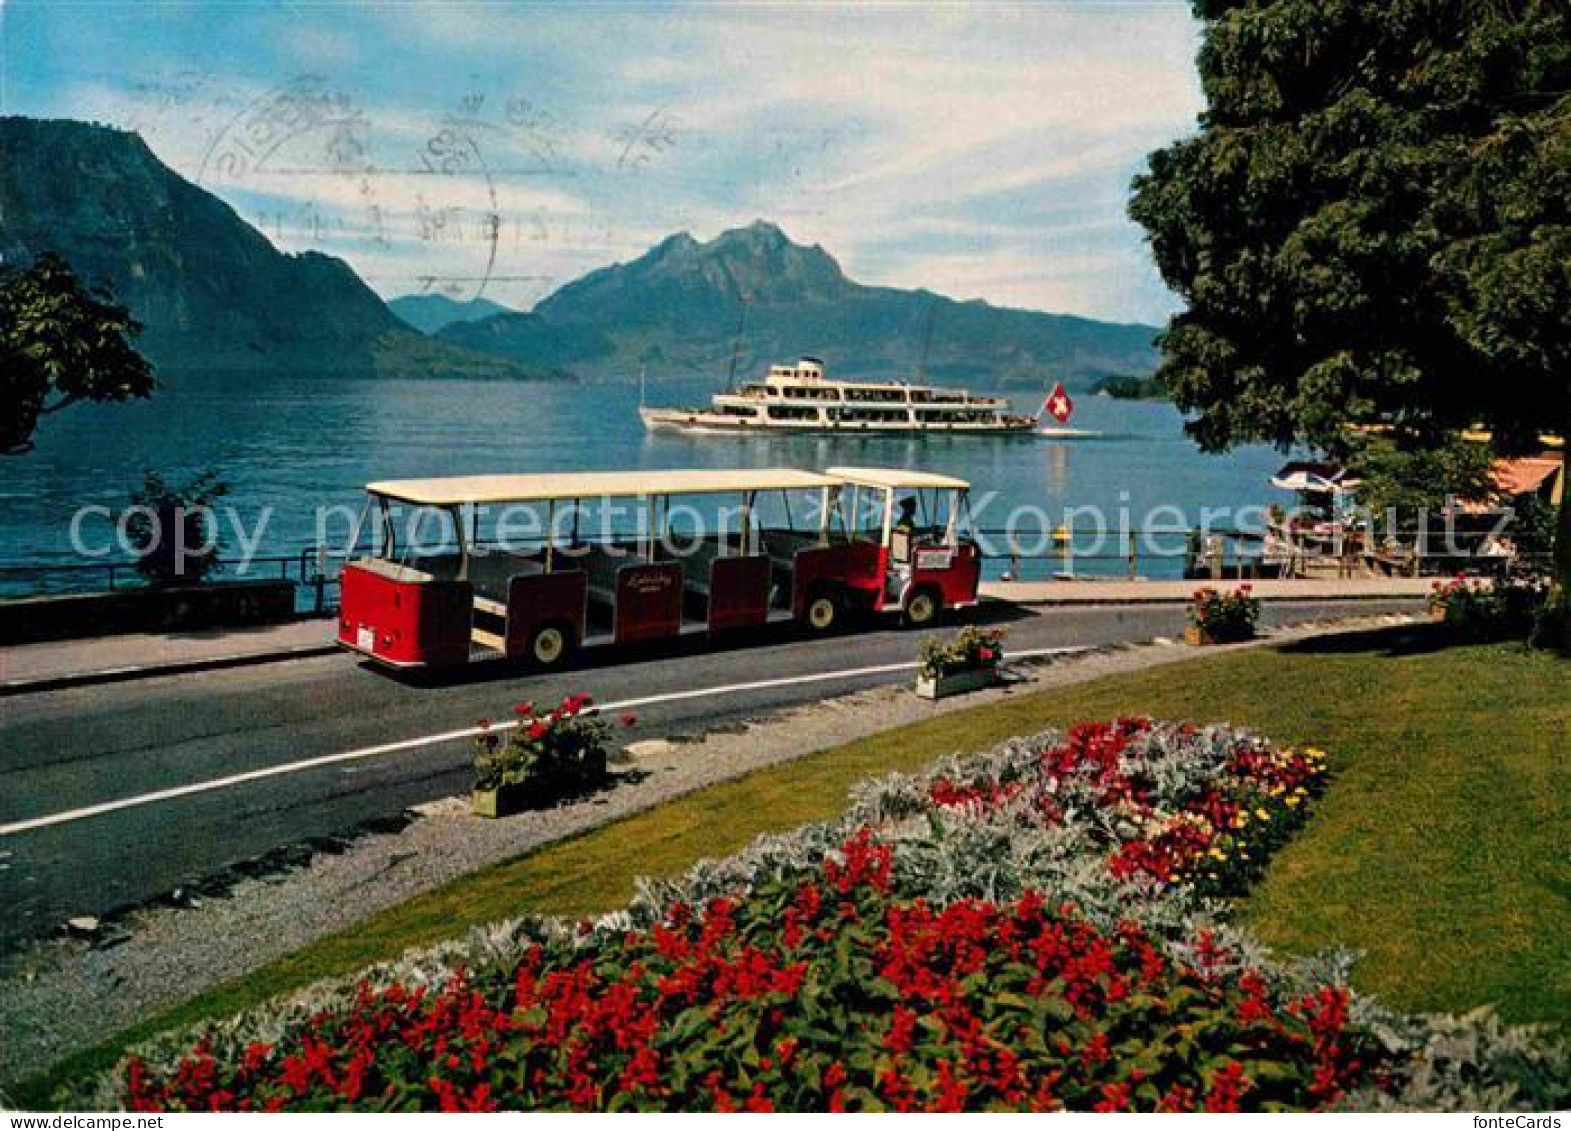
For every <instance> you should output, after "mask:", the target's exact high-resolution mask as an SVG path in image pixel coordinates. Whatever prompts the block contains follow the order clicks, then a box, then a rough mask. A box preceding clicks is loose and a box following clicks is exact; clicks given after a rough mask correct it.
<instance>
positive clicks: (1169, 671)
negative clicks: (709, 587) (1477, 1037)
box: [24, 630, 1571, 1096]
mask: <svg viewBox="0 0 1571 1131" xmlns="http://www.w3.org/2000/svg"><path fill="white" fill-rule="evenodd" d="M1403 631H1404V630H1397V631H1395V632H1384V633H1378V634H1369V635H1365V636H1360V637H1353V638H1343V639H1342V641H1341V642H1339V643H1334V644H1333V643H1329V642H1311V643H1310V644H1306V645H1300V646H1299V647H1298V648H1296V649H1294V648H1291V647H1289V648H1280V649H1271V650H1255V651H1249V652H1242V653H1233V654H1230V655H1218V656H1210V657H1205V658H1201V659H1196V660H1194V661H1192V662H1189V663H1185V664H1182V665H1169V666H1164V667H1160V668H1154V669H1151V670H1149V671H1145V672H1141V673H1136V674H1134V675H1126V676H1115V677H1110V678H1106V679H1101V680H1097V681H1095V682H1091V683H1086V684H1082V685H1078V686H1074V687H1069V688H1062V689H1054V690H1051V691H1045V692H1039V693H1036V694H1032V695H1021V696H1018V697H1016V698H1012V699H1008V700H1005V701H1003V702H1000V703H995V704H990V705H987V706H983V707H978V708H974V709H971V710H967V711H961V712H957V713H954V714H951V715H947V716H944V717H941V718H937V719H933V720H930V721H928V722H924V723H919V724H916V725H913V726H908V727H904V728H901V729H899V730H895V731H890V732H887V733H885V734H882V735H878V736H875V737H873V738H870V739H866V740H863V741H859V742H853V743H850V744H848V745H846V746H843V747H840V748H838V749H835V750H830V751H827V752H824V753H822V754H818V755H814V756H812V757H810V758H806V759H803V760H801V761H798V762H794V763H792V764H790V765H785V766H779V767H775V768H773V769H769V770H764V771H760V772H758V773H755V774H752V775H750V776H748V777H746V778H742V779H739V780H737V781H734V782H728V783H725V784H723V785H718V786H714V787H711V788H710V789H707V790H704V791H703V792H701V793H697V794H694V795H693V796H691V797H688V798H685V799H683V800H680V801H676V802H673V803H671V804H669V805H666V806H663V807H661V808H659V809H657V810H655V811H652V812H650V813H646V814H644V815H642V816H637V817H632V818H629V819H627V820H623V821H619V822H617V823H615V824H613V825H608V826H606V827H604V828H601V829H598V830H596V831H594V832H591V833H587V834H585V835H583V836H580V837H577V838H574V839H572V840H569V841H564V842H561V843H558V844H556V845H553V846H551V847H548V848H545V849H543V850H540V851H538V852H535V853H532V854H530V855H528V856H524V857H521V858H519V859H517V860H512V861H508V862H506V863H503V864H500V865H497V866H494V867H492V868H489V869H486V870H485V871H482V872H479V873H477V874H475V875H473V876H470V877H466V878H465V879H463V880H460V881H457V882H455V883H454V884H452V885H450V886H449V887H446V888H443V889H440V890H438V891H435V892H432V893H430V894H428V895H425V896H421V897H419V898H417V899H414V900H412V901H410V902H409V903H406V904H403V905H401V906H399V907H397V908H393V909H390V910H389V911H386V912H384V913H382V914H380V915H378V916H375V917H374V918H372V919H371V920H370V921H369V922H368V923H363V924H361V925H359V926H356V927H354V928H353V929H351V930H349V931H345V932H343V933H342V934H338V935H334V936H330V937H328V938H325V939H323V940H321V941H320V942H317V943H315V944H313V945H311V946H310V947H307V948H306V949H304V950H302V951H300V952H298V953H296V954H294V955H291V956H289V957H287V958H284V959H282V960H280V961H278V962H275V963H273V964H271V965H269V966H267V967H264V968H262V969H261V970H258V971H256V972H255V973H253V974H250V975H247V976H246V977H243V978H241V979H239V980H238V981H236V982H233V983H230V984H228V985H226V986H223V987H220V988H218V989H215V990H213V991H211V992H209V993H206V994H203V995H201V996H199V997H197V998H196V999H194V1000H193V1001H191V1002H188V1003H187V1004H186V1005H184V1006H182V1007H180V1008H178V1009H176V1010H174V1011H173V1012H171V1013H169V1014H166V1015H163V1016H160V1017H156V1018H153V1019H151V1020H149V1021H148V1022H146V1023H144V1024H143V1025H141V1026H138V1028H137V1029H136V1030H134V1031H133V1032H132V1033H130V1034H125V1035H123V1036H122V1037H120V1038H119V1039H117V1040H115V1041H114V1042H112V1043H111V1044H109V1045H105V1046H103V1047H100V1048H98V1049H94V1050H91V1051H89V1052H87V1053H84V1054H81V1055H80V1056H78V1057H75V1058H73V1059H72V1060H71V1061H68V1062H66V1063H65V1064H64V1065H61V1066H60V1067H59V1068H57V1069H56V1070H55V1072H53V1073H51V1074H50V1077H51V1078H52V1079H54V1080H58V1079H62V1078H65V1077H67V1076H74V1075H77V1074H79V1073H81V1072H83V1071H87V1070H90V1069H92V1068H96V1067H99V1066H102V1065H104V1064H106V1063H108V1062H109V1061H110V1060H112V1059H113V1058H114V1057H115V1056H116V1055H118V1052H119V1050H120V1049H122V1048H124V1047H125V1044H126V1043H127V1042H128V1041H130V1040H134V1039H138V1038H140V1037H143V1036H145V1035H148V1034H150V1033H153V1032H158V1031H161V1030H163V1029H166V1028H168V1027H170V1026H173V1025H176V1024H180V1023H183V1022H187V1021H191V1020H195V1019H199V1018H202V1017H208V1016H218V1015H222V1014H225V1013H228V1012H232V1011H234V1010H236V1009H238V1008H241V1007H243V1006H246V1005H249V1004H252V1003H255V1002H258V1001H261V1000H264V999H265V998H267V997H270V996H272V995H275V994H278V993H281V992H283V991H286V990H289V989H292V988H294V987H297V986H301V985H304V984H306V983H309V982H311V981H314V980H316V979H319V978H322V977H325V976H328V975H333V974H341V973H347V972H350V971H353V970H356V969H359V968H360V967H363V966H365V965H367V964H369V963H371V962H374V961H377V960H379V959H383V958H389V957H393V956H395V955H396V954H398V953H399V952H400V951H402V950H403V949H405V948H406V947H409V946H413V945H417V944H421V943H428V942H432V941H435V940H438V939H442V938H447V937H453V936H456V935H460V934H462V932H463V930H464V928H465V927H466V926H467V925H468V924H470V923H476V922H485V921H489V920H492V919H498V918H503V917H506V916H509V915H516V914H519V913H520V912H524V911H529V912H541V913H555V914H565V915H582V914H589V913H593V912H598V911H605V910H610V909H613V908H615V907H616V906H618V905H620V904H621V903H623V902H625V900H626V899H627V898H628V897H629V896H630V895H631V893H632V888H633V880H634V877H635V876H638V875H658V874H670V873H675V872H679V871H681V870H682V869H685V868H686V867H687V866H688V865H690V864H691V863H692V862H693V861H695V860H697V859H699V858H701V857H705V856H721V855H725V854H727V853H729V852H732V851H734V850H735V849H737V848H739V847H741V846H742V845H744V844H746V843H747V842H748V841H749V840H750V839H752V838H753V837H754V836H756V835H758V834H759V833H762V832H767V831H771V830H780V829H786V828H790V827H793V826H795V825H798V824H801V823H803V822H805V821H809V820H813V819H817V818H822V817H827V816H831V815H833V814H835V813H837V812H839V811H840V809H841V808H842V807H843V805H844V801H845V795H846V790H847V788H848V787H849V786H850V785H851V784H852V783H854V782H856V781H857V780H859V779H861V778H863V777H867V776H869V775H872V774H878V773H884V772H887V771H889V770H894V769H913V768H916V767H918V766H921V765H923V764H924V763H926V762H928V761H930V760H932V759H933V758H935V757H938V756H940V755H943V754H945V753H948V752H951V751H966V750H978V749H983V748H985V747H987V746H989V745H991V744H993V743H995V742H997V741H999V740H1001V739H1003V738H1006V737H1008V736H1010V735H1014V734H1021V733H1025V732H1028V731H1031V730H1035V729H1039V728H1041V727H1043V726H1045V725H1049V724H1059V723H1065V722H1070V721H1073V720H1076V719H1087V718H1101V717H1108V716H1111V715H1116V714H1149V715H1157V716H1163V717H1169V718H1188V719H1195V720H1198V721H1220V720H1226V721H1231V722H1235V723H1240V724H1246V725H1249V726H1252V727H1255V728H1257V729H1259V730H1261V731H1263V732H1265V733H1267V734H1269V735H1270V736H1272V737H1273V738H1276V739H1278V740H1280V741H1283V742H1288V743H1309V744H1313V745H1318V746H1322V747H1324V748H1325V749H1326V750H1328V751H1329V753H1330V755H1331V766H1332V770H1333V774H1334V778H1333V782H1332V785H1331V788H1330V791H1329V792H1328V793H1327V795H1326V796H1325V798H1323V799H1322V800H1321V801H1320V802H1319V804H1318V806H1317V808H1316V811H1315V814H1314V816H1313V818H1312V820H1311V821H1310V823H1309V825H1308V827H1307V828H1306V829H1305V830H1304V832H1303V833H1301V834H1300V836H1299V837H1298V838H1297V839H1296V840H1295V841H1294V842H1293V843H1292V844H1290V845H1289V846H1288V847H1287V848H1286V849H1284V850H1283V851H1282V852H1281V853H1280V854H1279V856H1278V857H1277V859H1276V860H1275V862H1274V863H1273V865H1272V868H1271V871H1270V873H1269V874H1268V876H1267V878H1266V880H1265V882H1264V884H1263V885H1262V886H1261V888H1260V889H1259V890H1258V892H1257V893H1256V894H1255V895H1254V897H1253V898H1252V899H1251V900H1250V901H1249V903H1248V904H1247V905H1246V906H1245V907H1244V908H1243V910H1242V915H1243V918H1244V919H1245V921H1246V922H1248V923H1249V924H1250V925H1251V926H1252V927H1253V928H1254V929H1255V930H1256V931H1257V932H1258V933H1259V934H1260V935H1261V936H1263V937H1264V938H1265V939H1266V940H1267V941H1268V942H1270V943H1272V944H1274V945H1276V946H1278V947H1280V948H1282V949H1285V950H1292V951H1310V950H1315V949H1318V948H1321V947H1327V946H1337V945H1341V946H1348V947H1352V948H1354V949H1357V950H1361V951H1364V952H1365V953H1366V956H1365V958H1364V960H1363V961H1362V962H1361V964H1360V965H1359V968H1358V972H1357V981H1358V983H1359V984H1360V985H1361V986H1362V987H1363V988H1365V989H1367V990H1371V991H1374V992H1376V993H1378V994H1380V995H1381V996H1382V997H1383V998H1384V999H1385V1000H1386V1001H1387V1002H1389V1003H1390V1004H1392V1005H1396V1006H1401V1007H1405V1008H1410V1009H1417V1010H1464V1009H1467V1008H1470V1007H1472V1006H1476V1005H1480V1004H1484V1003H1495V1004H1497V1005H1498V1006H1499V1007H1500V1009H1501V1011H1502V1012H1503V1013H1504V1015H1505V1016H1506V1017H1508V1018H1510V1019H1512V1020H1517V1021H1545V1022H1550V1023H1552V1024H1555V1025H1559V1026H1566V1025H1568V1023H1571V960H1568V959H1571V955H1568V951H1567V944H1566V940H1567V939H1568V938H1571V821H1568V817H1571V802H1568V799H1567V788H1568V785H1571V781H1568V773H1567V761H1568V756H1571V662H1567V661H1565V660H1561V659H1556V658H1554V657H1551V656H1549V655H1545V654H1541V653H1539V654H1532V653H1527V652H1525V651H1524V650H1522V649H1521V648H1519V647H1516V646H1495V647H1474V648H1453V649H1447V650H1442V651H1423V650H1403V647H1402V642H1403V641H1404V640H1407V639H1411V637H1410V636H1404V635H1403V634H1402V633H1403ZM1417 639H1418V640H1419V641H1422V639H1424V637H1423V636H1422V634H1420V636H1419V637H1417ZM38 1083H39V1084H42V1083H44V1082H43V1081H39V1082H38ZM24 1094H25V1095H32V1096H36V1095H37V1094H38V1093H37V1092H36V1090H35V1089H34V1088H29V1089H28V1090H27V1091H26V1093H24Z"/></svg>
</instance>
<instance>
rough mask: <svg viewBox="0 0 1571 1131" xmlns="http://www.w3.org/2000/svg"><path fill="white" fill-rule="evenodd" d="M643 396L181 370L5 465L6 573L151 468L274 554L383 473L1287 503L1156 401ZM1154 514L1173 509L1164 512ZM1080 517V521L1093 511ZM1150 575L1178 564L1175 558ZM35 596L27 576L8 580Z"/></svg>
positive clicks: (1256, 470)
mask: <svg viewBox="0 0 1571 1131" xmlns="http://www.w3.org/2000/svg"><path fill="white" fill-rule="evenodd" d="M714 390H715V382H713V381H712V380H704V381H691V382H665V383H661V384H660V385H659V386H651V388H650V390H649V394H648V396H649V402H650V403H651V404H694V403H704V402H705V401H707V398H708V396H709V394H710V393H712V392H714ZM638 399H639V392H638V389H637V387H636V386H633V385H622V384H584V385H572V384H544V385H532V384H512V383H502V382H470V381H443V380H429V381H426V380H404V381H359V380H335V381H323V382H315V381H305V380H301V379H292V378H290V377H287V376H282V375H280V376H272V377H259V378H257V379H255V380H253V381H249V382H234V381H223V382H203V381H201V380H200V379H198V378H196V377H194V376H193V377H185V378H184V379H174V380H171V381H169V382H168V383H167V384H166V385H165V386H164V387H163V388H161V389H160V390H159V391H158V392H157V393H156V394H155V396H154V397H153V398H152V399H150V400H147V401H139V402H132V403H129V404H124V405H84V406H77V407H74V408H71V409H69V410H67V411H65V412H62V413H60V414H59V415H57V416H53V417H48V418H46V419H45V420H44V423H43V427H42V428H41V430H40V432H39V434H38V437H37V444H38V446H37V449H36V450H35V451H34V452H32V453H30V454H28V455H26V456H21V457H13V458H8V459H5V460H3V461H0V470H3V478H0V565H3V566H19V565H28V566H32V565H44V564H53V563H67V562H74V561H79V560H81V559H80V558H79V556H78V555H77V554H76V553H75V552H74V551H73V550H72V547H71V539H70V522H71V516H72V514H73V512H75V511H76V510H77V508H79V507H82V506H85V505H89V504H97V505H100V506H105V507H109V508H112V509H115V510H118V509H119V508H122V507H124V506H125V505H126V504H127V502H128V499H129V495H130V493H131V492H132V491H133V490H134V489H135V488H136V487H137V486H138V484H139V483H140V482H141V477H142V472H143V470H144V469H147V468H156V469H159V470H160V471H162V472H164V473H165V475H166V476H169V477H171V478H175V479H179V478H181V477H183V476H185V475H187V474H190V473H193V472H195V471H198V470H201V469H203V468H206V467H213V468H216V469H217V470H218V471H219V472H220V473H221V474H222V475H223V476H224V477H225V478H226V479H227V480H228V482H229V483H230V485H231V487H232V494H231V496H230V498H229V499H228V500H227V501H228V502H229V503H232V504H234V506H235V507H236V508H237V509H238V511H239V514H240V516H241V517H242V518H243V519H244V520H245V521H246V522H247V523H254V522H255V521H256V518H257V516H259V515H260V514H261V513H262V510H263V508H266V507H271V508H272V512H271V516H270V518H269V520H268V523H267V525H266V527H265V532H264V536H263V541H262V546H263V550H262V552H263V553H289V552H293V551H296V550H298V549H299V548H300V547H301V546H303V545H305V544H308V543H311V542H313V541H314V535H315V513H316V508H317V507H319V506H323V505H330V504H344V505H349V506H354V507H358V505H359V502H360V494H359V491H360V488H361V487H362V486H363V485H364V484H365V483H367V482H369V481H371V480H375V479H386V478H401V477H408V476H431V475H456V474H464V473H473V472H499V471H517V472H522V471H570V470H587V469H594V468H616V469H636V468H670V467H756V466H795V467H803V468H814V469H817V468H824V467H828V466H830V465H832V464H862V465H888V466H903V467H921V468H923V469H925V470H930V471H939V472H947V473H950V474H954V475H959V476H961V477H963V478H966V479H968V480H969V481H970V482H971V483H972V484H973V506H974V507H975V508H977V509H978V511H979V514H978V516H977V517H978V524H979V525H980V526H984V527H993V526H999V527H1001V526H1003V525H1004V524H1005V519H1006V517H1007V515H1008V514H1009V512H1010V511H1011V509H1013V508H1016V507H1021V506H1029V507H1035V508H1039V509H1040V510H1041V511H1042V512H1045V514H1046V515H1048V516H1050V517H1051V519H1052V521H1053V522H1054V523H1056V522H1058V521H1061V520H1062V516H1063V512H1064V510H1065V508H1069V507H1076V508H1084V507H1096V508H1100V509H1101V510H1102V511H1103V512H1104V513H1105V514H1106V515H1107V516H1108V518H1107V521H1108V522H1109V523H1110V524H1117V523H1118V522H1119V514H1120V509H1121V508H1125V509H1126V510H1127V513H1129V514H1130V515H1131V516H1133V519H1132V520H1133V524H1134V526H1135V527H1136V528H1137V529H1140V528H1142V525H1143V524H1144V523H1145V522H1146V519H1147V517H1148V516H1149V517H1150V519H1151V523H1152V525H1154V526H1157V527H1163V528H1166V527H1173V526H1192V525H1196V524H1198V523H1199V521H1200V520H1201V517H1202V516H1201V511H1202V508H1229V509H1231V508H1238V507H1245V506H1254V505H1259V504H1261V503H1264V502H1267V501H1271V500H1273V499H1276V500H1278V501H1281V500H1282V496H1281V495H1280V493H1278V492H1275V491H1273V490H1272V489H1271V487H1270V486H1269V484H1268V483H1267V477H1268V476H1269V475H1270V473H1271V472H1272V471H1274V470H1275V469H1276V468H1277V467H1278V466H1279V465H1280V463H1281V460H1282V457H1281V456H1280V455H1279V454H1278V453H1276V452H1275V451H1273V450H1272V449H1270V448H1268V447H1259V446H1252V447H1244V448H1239V449H1237V450H1235V451H1233V452H1230V453H1227V454H1225V455H1206V454H1203V453H1201V452H1200V451H1199V450H1198V449H1196V447H1195V446H1194V444H1192V443H1191V442H1190V441H1189V440H1188V439H1187V438H1186V437H1185V436H1184V434H1183V428H1182V423H1183V422H1182V418H1181V416H1180V414H1179V413H1178V411H1177V410H1176V409H1174V408H1173V407H1172V406H1171V405H1168V404H1162V403H1151V402H1143V401H1120V400H1114V399H1112V398H1108V397H1101V396H1090V395H1081V396H1079V397H1078V398H1077V404H1076V411H1075V417H1074V421H1073V424H1074V426H1075V427H1077V428H1084V429H1091V430H1097V431H1100V432H1102V433H1104V435H1103V436H1101V437H1099V438H1095V439H1082V440H1076V441H1048V440H1046V439H1044V438H1039V437H1013V438H1005V437H947V436H927V437H909V436H908V437H893V436H886V437H876V436H875V437H853V436H831V435H775V436H723V435H710V436H697V435H689V434H683V433H674V432H657V433H648V432H646V431H645V430H644V428H643V426H642V424H641V423H640V421H639V419H638V414H637V406H638ZM1015 403H1016V407H1017V408H1019V409H1022V410H1024V411H1031V410H1032V409H1034V408H1035V407H1036V405H1037V403H1038V402H1037V399H1036V396H1035V395H1017V396H1016V397H1015ZM994 493H996V494H994ZM1158 507H1162V508H1171V509H1168V510H1165V511H1162V512H1159V513H1157V514H1155V515H1152V514H1151V512H1152V511H1153V508H1158ZM1215 521H1216V523H1217V524H1219V525H1229V524H1230V519H1228V518H1220V519H1216V520H1215ZM1075 526H1076V529H1077V530H1086V529H1088V528H1089V522H1088V521H1086V520H1083V519H1082V520H1077V521H1076V523H1075ZM1042 527H1043V520H1041V519H1035V520H1030V519H1028V520H1025V521H1024V522H1023V524H1022V526H1021V529H1022V530H1023V531H1024V533H1025V535H1026V537H1027V538H1031V537H1034V536H1035V535H1036V534H1037V532H1039V531H1040V530H1041V529H1042ZM83 531H84V533H86V534H88V535H89V536H90V537H91V541H92V542H94V543H102V542H103V540H104V538H105V537H106V535H107V533H108V526H107V523H105V522H104V521H103V520H101V519H97V520H92V521H88V522H85V523H84V525H83ZM1166 541H1167V543H1168V544H1169V545H1171V544H1172V543H1173V541H1174V540H1173V539H1172V538H1169V539H1167V540H1166ZM1177 545H1178V546H1180V547H1181V545H1182V539H1181V538H1180V539H1177ZM231 549H232V545H231V546H226V552H227V551H229V550H231ZM1107 568H1113V567H1111V566H1109V567H1107ZM1142 571H1143V572H1150V573H1171V572H1172V565H1171V563H1153V565H1152V567H1151V568H1149V569H1147V568H1146V567H1145V566H1142ZM24 587H27V586H26V584H25V583H23V582H19V581H18V580H17V579H16V578H15V577H14V576H13V577H12V578H11V584H10V585H9V586H8V588H9V589H10V590H11V591H13V592H14V591H16V590H17V589H19V588H24Z"/></svg>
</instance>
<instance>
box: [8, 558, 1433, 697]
mask: <svg viewBox="0 0 1571 1131" xmlns="http://www.w3.org/2000/svg"><path fill="white" fill-rule="evenodd" d="M1432 583H1433V579H1431V578H1349V579H1323V580H1288V581H1284V580H1262V581H1255V582H1253V583H1252V585H1253V592H1254V594H1255V596H1257V597H1259V598H1260V599H1261V600H1262V601H1266V602H1304V601H1309V602H1323V601H1355V600H1370V601H1380V600H1385V601H1389V600H1404V599H1414V600H1417V599H1421V598H1422V597H1424V596H1425V595H1426V594H1428V592H1429V590H1430V586H1431V585H1432ZM1213 584H1214V585H1217V586H1218V587H1219V588H1222V589H1231V588H1236V587H1237V586H1238V584H1239V583H1238V582H1233V581H1227V582H1208V581H1193V580H1190V581H1016V582H1007V581H990V582H984V583H983V584H982V587H981V595H982V599H983V601H984V602H1000V603H1005V604H1013V605H1026V606H1044V607H1055V606H1065V607H1072V606H1099V605H1172V604H1182V603H1186V602H1187V601H1188V600H1189V599H1190V597H1191V596H1193V594H1194V591H1195V590H1196V589H1198V588H1200V587H1202V586H1205V585H1213ZM332 635H333V621H332V619H331V618H324V617H314V618H310V619H304V620H297V621H290V622H288V623H286V624H278V625H269V626H265V627H256V628H245V629H227V630H226V629H213V630H203V631H193V632H171V633H126V634H123V635H115V636H98V637H89V638H83V639H79V640H61V641H50V642H47V643H40V644H19V645H14V646H12V647H9V648H6V649H4V650H0V696H6V695H20V694H25V693H29V692H34V691H49V690H57V689H61V688H65V687H75V686H84V685H89V684H95V683H112V682H119V681H123V680H131V679H138V678H142V677H144V676H155V675H174V674H179V673H181V672H191V671H203V670H208V669H216V668H226V667H241V666H246V665H250V664H261V663H277V662H283V661H288V660H295V659H305V658H308V657H311V656H320V655H327V654H331V653H332V652H334V651H336V646H335V645H334V644H333V640H332Z"/></svg>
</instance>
